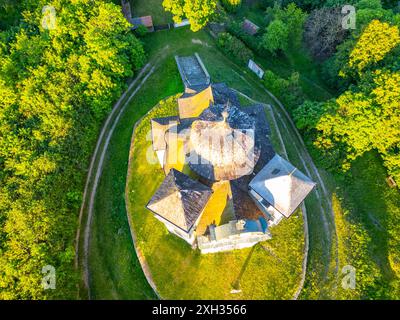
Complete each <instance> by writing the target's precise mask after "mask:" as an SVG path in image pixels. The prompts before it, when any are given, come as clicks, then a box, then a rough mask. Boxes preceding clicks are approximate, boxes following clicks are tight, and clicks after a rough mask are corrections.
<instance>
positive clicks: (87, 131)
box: [0, 0, 145, 299]
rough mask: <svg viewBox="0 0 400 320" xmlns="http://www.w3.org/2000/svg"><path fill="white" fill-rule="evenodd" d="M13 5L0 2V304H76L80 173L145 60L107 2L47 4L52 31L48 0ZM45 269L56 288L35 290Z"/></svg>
mask: <svg viewBox="0 0 400 320" xmlns="http://www.w3.org/2000/svg"><path fill="white" fill-rule="evenodd" d="M13 3H14V1H5V2H4V1H2V2H1V3H0V7H1V11H0V12H1V15H2V18H3V15H5V17H6V18H7V19H6V20H4V19H2V22H4V21H6V22H7V23H9V24H8V25H7V26H4V25H2V26H1V27H2V29H3V30H2V32H1V33H0V39H1V42H0V181H1V182H0V188H1V191H0V299H48V298H75V297H76V293H75V292H76V285H77V281H78V279H79V278H78V274H77V272H76V271H75V270H74V268H73V260H74V255H75V249H74V242H73V239H74V235H75V232H76V228H77V217H78V211H79V207H80V202H81V197H82V186H83V182H84V179H85V171H86V170H87V169H86V168H87V165H88V161H89V158H90V155H91V152H92V149H93V147H94V144H95V141H96V138H97V134H98V130H99V127H100V125H101V123H102V120H103V119H104V117H105V116H106V115H107V113H108V112H109V111H110V110H111V107H112V104H113V102H114V101H115V100H116V98H118V97H119V95H120V94H121V92H122V91H123V89H124V88H125V87H126V79H128V78H131V77H133V76H134V74H135V71H136V70H137V69H139V68H140V67H141V66H142V65H143V63H144V61H145V53H144V50H143V46H142V44H141V43H140V41H139V40H137V38H136V37H135V36H134V35H133V34H132V33H131V32H130V31H129V24H128V22H127V21H126V20H125V19H124V17H123V15H122V14H121V8H120V6H118V5H115V4H114V3H112V2H110V1H95V2H94V1H90V0H78V1H67V0H59V1H52V2H51V4H52V6H53V7H54V8H55V9H56V12H57V19H56V24H57V27H56V28H45V26H44V25H43V23H42V8H43V6H44V5H46V4H47V2H46V1H20V2H19V4H18V8H16V7H14V6H13ZM18 15H20V16H18ZM46 265H50V266H53V267H54V268H56V270H57V286H60V287H61V288H63V289H62V290H47V291H46V290H43V289H42V286H41V279H42V277H43V274H42V268H43V267H44V266H46Z"/></svg>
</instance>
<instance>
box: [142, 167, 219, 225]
mask: <svg viewBox="0 0 400 320" xmlns="http://www.w3.org/2000/svg"><path fill="white" fill-rule="evenodd" d="M211 194H212V190H211V188H209V187H207V186H205V185H203V184H202V183H200V182H198V181H195V180H193V179H191V178H190V177H188V176H187V175H185V174H184V173H182V172H180V171H177V170H175V169H171V170H170V172H169V173H168V175H167V176H166V177H165V179H164V181H163V182H162V184H161V186H160V187H159V188H158V190H157V191H156V193H155V194H154V195H153V197H152V198H151V199H150V201H149V203H148V204H147V206H146V207H147V208H148V209H149V210H151V211H153V212H154V213H155V214H157V215H159V216H160V217H162V218H164V219H166V220H168V221H169V222H170V223H172V224H174V225H176V226H177V227H179V228H181V229H182V230H183V231H185V232H189V231H190V229H191V228H192V227H193V225H194V224H195V223H196V221H197V219H198V218H199V217H200V215H201V213H202V212H203V209H204V207H205V206H206V204H207V202H208V200H209V198H210V196H211Z"/></svg>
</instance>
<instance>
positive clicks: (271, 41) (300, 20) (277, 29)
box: [263, 3, 307, 54]
mask: <svg viewBox="0 0 400 320" xmlns="http://www.w3.org/2000/svg"><path fill="white" fill-rule="evenodd" d="M266 14H267V16H270V17H271V18H272V21H271V23H270V24H269V25H268V27H267V29H266V32H265V34H264V36H263V47H264V48H265V49H266V50H268V51H270V52H271V53H272V54H276V53H277V52H278V51H283V52H285V53H286V52H287V50H288V47H289V46H291V47H294V48H298V47H300V45H301V40H302V36H303V25H304V22H305V20H306V16H307V15H306V14H305V13H304V12H303V11H302V10H301V9H300V8H298V7H297V6H296V5H295V4H294V3H291V4H289V5H288V6H287V7H285V8H282V7H280V6H278V5H275V6H274V7H273V8H268V9H267V11H266Z"/></svg>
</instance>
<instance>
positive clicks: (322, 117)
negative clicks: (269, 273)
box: [294, 0, 400, 298]
mask: <svg viewBox="0 0 400 320" xmlns="http://www.w3.org/2000/svg"><path fill="white" fill-rule="evenodd" d="M356 7H357V8H358V11H357V24H358V27H357V29H356V30H353V31H352V32H351V34H350V36H349V37H348V38H347V39H346V40H345V41H344V42H343V43H342V44H340V45H339V46H337V48H336V49H337V51H336V53H335V54H334V55H333V56H332V58H330V59H328V60H327V61H326V62H325V63H324V65H325V68H324V70H325V72H326V73H325V76H326V78H327V79H328V80H329V83H330V84H332V85H334V86H335V87H336V88H338V89H339V90H340V91H341V92H342V93H341V94H339V96H338V97H337V98H335V99H331V100H329V101H327V102H325V103H321V102H311V101H306V102H305V103H304V104H302V105H301V106H300V107H299V108H298V109H296V110H295V111H294V118H295V120H296V124H297V125H298V127H299V128H300V129H301V130H302V131H303V133H304V134H305V136H306V137H307V138H308V139H309V141H310V142H312V143H313V148H316V149H317V150H318V151H317V152H314V151H315V150H314V151H313V153H314V154H315V155H319V161H320V163H321V164H323V165H325V167H327V168H329V169H331V170H333V172H336V173H338V172H341V171H349V170H350V169H351V168H352V166H353V163H354V162H355V161H356V159H359V158H360V157H362V156H364V155H365V154H366V153H368V152H378V153H379V155H380V156H381V158H382V159H383V164H384V165H385V167H386V169H387V172H388V174H389V175H391V176H393V178H394V180H395V181H396V182H397V183H398V184H399V182H400V151H399V150H400V113H399V101H400V73H399V61H400V33H399V26H400V23H399V19H400V16H399V15H396V14H395V13H394V12H393V11H392V10H387V9H384V8H383V7H382V5H381V2H380V1H379V0H362V1H359V2H357V3H356ZM350 172H351V171H350ZM339 211H340V210H339ZM356 220H357V219H356ZM385 221H386V225H385V230H386V235H385V237H386V238H387V239H388V240H387V253H386V254H387V256H386V259H388V264H389V265H390V267H389V268H391V271H392V272H394V273H395V274H397V277H398V275H399V271H398V270H399V261H400V250H399V248H400V239H399V229H398V225H399V222H400V216H399V212H398V211H396V210H394V209H393V208H391V209H388V210H387V212H386V216H385ZM337 223H339V228H342V229H341V230H340V229H339V231H340V232H341V233H342V237H344V238H349V237H350V236H351V237H353V238H357V239H358V240H357V241H355V242H354V243H353V244H350V243H346V242H345V240H343V239H340V237H339V239H340V241H343V242H342V243H341V244H342V246H343V247H344V249H343V250H348V251H347V254H345V256H347V257H348V259H353V261H358V262H354V263H360V261H361V263H362V265H364V266H365V267H366V266H367V265H370V266H371V268H373V266H372V265H371V264H370V263H369V262H367V258H362V256H363V255H365V254H366V253H365V252H366V250H367V249H366V248H367V247H371V246H372V242H371V239H368V235H366V234H365V231H363V230H362V228H360V227H359V222H357V221H349V220H348V221H347V222H343V224H340V223H341V222H340V221H338V222H337ZM350 234H351V235H350ZM375 241H376V240H375ZM363 243H364V244H363ZM368 243H369V244H368ZM363 245H365V248H364V249H362V248H361V247H362V246H363ZM354 246H361V247H360V248H355V247H354ZM339 248H340V246H339ZM354 254H359V255H360V256H359V257H358V258H357V259H356V258H354V257H353V258H351V256H352V255H354ZM362 261H364V262H362ZM368 272H369V273H370V274H371V275H374V274H375V276H371V278H369V280H367V279H365V281H366V284H365V287H363V288H361V289H360V291H359V292H358V293H355V294H356V295H357V294H360V295H359V296H358V298H363V297H364V298H365V297H366V296H368V297H392V298H394V297H397V298H398V292H397V294H396V290H395V288H396V286H397V287H398V282H399V281H398V280H397V281H394V282H392V283H391V284H390V285H385V284H384V283H383V282H379V281H381V280H379V281H378V282H376V281H377V279H373V278H374V277H375V278H377V277H378V276H377V275H376V272H375V271H372V270H370V271H368ZM368 272H367V273H368ZM378 278H379V277H378ZM368 281H369V282H368ZM370 287H371V288H370ZM372 288H373V289H372ZM378 288H379V289H378ZM379 290H383V291H384V293H383V291H382V292H379ZM344 296H346V294H344Z"/></svg>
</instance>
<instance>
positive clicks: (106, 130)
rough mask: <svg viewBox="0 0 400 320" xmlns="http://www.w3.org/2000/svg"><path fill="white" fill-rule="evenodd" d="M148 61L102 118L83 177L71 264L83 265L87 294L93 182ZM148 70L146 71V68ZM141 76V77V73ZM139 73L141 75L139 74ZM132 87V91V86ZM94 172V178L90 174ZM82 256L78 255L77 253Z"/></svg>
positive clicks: (97, 175) (95, 183) (149, 73)
mask: <svg viewBox="0 0 400 320" xmlns="http://www.w3.org/2000/svg"><path fill="white" fill-rule="evenodd" d="M150 67H151V64H150V63H148V64H146V65H145V66H144V67H143V68H142V70H141V71H140V73H139V74H138V75H137V76H136V78H135V79H134V80H133V81H132V83H131V84H130V85H129V87H128V89H127V90H126V91H125V92H124V93H123V95H122V96H121V97H120V99H119V100H118V101H117V103H116V104H115V105H114V107H113V109H112V111H111V113H110V115H109V116H108V117H107V120H106V122H105V123H104V125H103V128H102V130H101V132H100V135H99V138H98V141H97V144H96V147H95V150H94V152H93V156H92V160H91V163H90V166H89V171H88V174H87V180H86V184H85V189H84V194H83V200H82V205H81V210H80V214H79V225H78V230H77V234H76V255H75V266H76V267H77V268H78V266H79V261H80V259H82V266H83V281H84V284H85V286H86V288H87V291H88V297H89V299H90V298H91V295H90V285H89V278H90V272H89V266H88V264H89V262H88V251H89V241H90V229H91V222H92V217H93V207H94V200H95V195H96V190H97V186H98V183H99V180H100V176H101V173H102V169H103V163H104V158H105V155H106V151H107V148H108V145H109V143H110V139H111V137H112V134H113V132H114V130H115V127H116V125H117V124H118V121H119V119H120V117H121V115H122V114H123V112H124V111H125V109H126V107H127V105H128V104H129V102H130V101H131V99H132V98H133V97H134V96H135V94H136V93H137V92H138V91H139V89H140V88H141V87H142V86H143V84H144V83H145V82H146V80H147V79H148V77H149V76H150V75H151V74H152V73H153V71H154V66H153V67H152V68H151V69H150V70H149V68H150ZM148 70H149V71H148ZM144 74H145V76H144V77H143V75H144ZM142 77H143V78H142ZM140 79H142V81H141V82H140V83H139V84H138V81H139V80H140ZM133 88H135V89H134V90H133V91H132V89H133ZM93 176H94V178H93ZM86 207H87V218H86V221H85V222H86V223H85V230H84V232H83V252H82V253H80V250H79V245H80V241H79V240H80V237H81V228H82V222H83V215H84V211H85V208H86ZM81 256H82V257H81Z"/></svg>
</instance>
